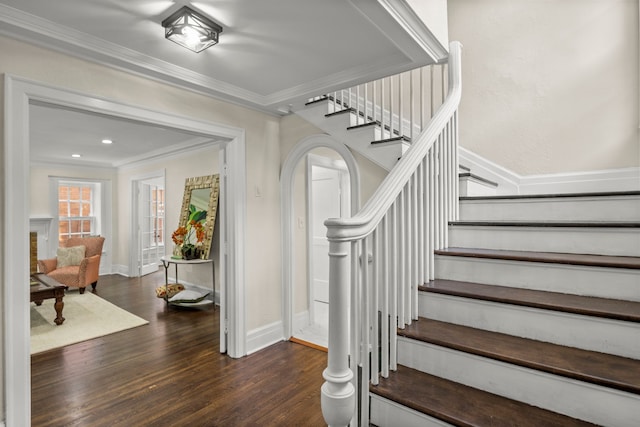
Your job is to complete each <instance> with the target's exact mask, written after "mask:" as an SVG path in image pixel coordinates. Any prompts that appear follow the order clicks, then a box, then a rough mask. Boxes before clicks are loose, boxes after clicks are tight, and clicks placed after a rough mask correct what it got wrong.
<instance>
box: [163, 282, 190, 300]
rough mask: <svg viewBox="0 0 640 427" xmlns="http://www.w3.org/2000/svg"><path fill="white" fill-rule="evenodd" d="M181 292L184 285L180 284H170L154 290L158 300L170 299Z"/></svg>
mask: <svg viewBox="0 0 640 427" xmlns="http://www.w3.org/2000/svg"><path fill="white" fill-rule="evenodd" d="M181 291H184V285H181V284H180V283H170V284H168V285H162V286H158V287H157V288H156V296H157V297H158V298H165V297H167V298H171V297H173V296H174V295H175V294H177V293H178V292H181Z"/></svg>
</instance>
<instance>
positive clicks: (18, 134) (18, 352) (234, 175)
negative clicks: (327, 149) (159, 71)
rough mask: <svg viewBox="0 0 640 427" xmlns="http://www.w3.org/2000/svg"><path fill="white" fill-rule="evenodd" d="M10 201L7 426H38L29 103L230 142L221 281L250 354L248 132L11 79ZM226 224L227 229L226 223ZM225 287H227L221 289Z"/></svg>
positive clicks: (241, 344) (233, 349)
mask: <svg viewBox="0 0 640 427" xmlns="http://www.w3.org/2000/svg"><path fill="white" fill-rule="evenodd" d="M4 96H5V105H4V107H5V109H4V123H5V127H4V146H3V149H4V153H3V154H4V156H3V161H4V165H3V166H4V168H3V169H4V170H3V178H4V184H3V185H4V188H3V192H4V194H3V196H4V200H11V201H12V203H5V204H4V208H3V209H4V210H3V221H4V236H3V239H4V241H3V252H4V260H3V265H4V270H3V272H2V273H3V277H2V279H3V283H2V285H1V286H2V291H3V295H4V301H3V316H4V318H3V335H4V347H3V349H4V368H3V370H4V372H3V374H4V384H5V390H8V391H10V392H6V393H5V394H4V399H5V401H4V404H5V411H6V423H7V424H8V425H11V426H28V425H30V422H31V380H30V378H31V357H30V348H29V347H30V343H29V334H30V331H29V323H30V322H29V305H28V304H27V303H26V302H27V301H29V299H28V290H27V287H26V286H15V284H16V283H20V282H22V281H23V280H24V278H25V277H28V272H29V257H28V254H29V246H28V243H27V241H28V239H26V238H24V236H26V235H28V231H29V197H28V194H29V192H30V184H29V181H30V180H29V103H30V102H46V103H48V104H51V105H58V106H64V107H68V108H75V109H80V110H85V111H91V112H95V113H99V114H106V115H110V116H116V117H120V118H126V119H130V120H136V121H140V122H145V123H150V124H154V125H161V126H166V127H170V128H176V129H180V130H183V131H190V132H194V133H196V134H200V135H209V136H211V137H212V138H223V139H225V140H228V141H229V142H228V143H226V144H225V145H224V146H223V147H222V148H221V154H222V155H223V156H222V157H223V158H224V159H225V162H226V163H225V164H224V165H222V166H223V167H224V170H225V177H224V179H221V181H222V182H224V183H225V186H224V187H223V188H225V190H226V192H227V194H226V195H225V197H223V198H221V200H220V203H221V207H222V209H221V211H220V216H221V217H222V218H223V219H224V217H225V216H230V218H227V219H226V220H225V221H223V222H224V224H225V226H226V229H225V230H224V231H225V235H226V236H227V237H228V240H227V241H225V245H224V248H223V249H224V250H226V251H227V252H226V258H225V262H224V263H223V264H226V265H223V267H224V268H222V269H221V270H222V271H221V274H226V276H222V278H223V279H222V280H221V283H223V284H226V286H228V287H229V289H228V293H229V298H228V299H227V300H223V306H224V305H226V307H225V309H226V311H225V313H228V316H229V321H228V329H229V332H230V333H229V336H230V337H232V338H230V339H229V343H230V346H229V348H228V354H229V356H231V357H241V356H243V355H245V354H246V352H245V348H246V333H245V329H244V327H245V325H244V316H245V308H244V305H245V304H244V303H245V301H244V294H245V290H244V288H245V283H244V266H245V260H244V245H245V241H244V238H245V228H246V213H245V210H246V203H244V201H245V200H246V197H245V196H246V185H245V180H246V177H245V176H246V164H245V131H244V130H243V129H239V128H236V127H232V126H228V125H223V124H217V123H212V122H207V121H199V120H195V119H190V118H186V117H182V116H178V115H174V114H170V113H164V112H159V111H153V110H149V109H144V108H140V107H136V106H132V105H128V104H124V103H120V102H117V101H113V100H110V99H105V98H98V97H95V96H92V95H89V94H84V93H80V92H76V91H71V90H67V89H64V88H59V87H53V86H48V85H44V84H42V83H39V82H35V81H32V80H27V79H23V78H19V77H16V76H12V75H8V74H5V76H4ZM221 225H222V224H221ZM221 289H222V288H221Z"/></svg>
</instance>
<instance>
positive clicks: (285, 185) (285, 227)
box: [280, 134, 360, 339]
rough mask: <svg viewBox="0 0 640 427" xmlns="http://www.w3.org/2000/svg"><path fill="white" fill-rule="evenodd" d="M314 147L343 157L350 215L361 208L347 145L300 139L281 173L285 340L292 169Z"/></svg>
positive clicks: (323, 138) (287, 333) (322, 137)
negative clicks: (347, 177) (348, 190)
mask: <svg viewBox="0 0 640 427" xmlns="http://www.w3.org/2000/svg"><path fill="white" fill-rule="evenodd" d="M315 148H329V149H331V150H334V151H335V152H337V153H338V154H339V155H340V156H341V157H342V159H343V160H344V162H345V163H346V165H347V169H348V171H349V182H350V187H351V214H352V215H353V214H355V213H356V212H358V210H359V209H360V171H359V168H358V164H357V162H356V160H355V158H354V157H353V154H351V151H349V149H348V148H347V146H346V145H344V144H342V143H341V142H338V141H336V140H335V139H333V138H332V137H330V136H329V135H326V134H318V135H310V136H308V137H306V138H303V139H302V140H300V141H299V142H298V143H297V144H296V145H295V147H293V149H292V150H291V152H290V153H289V155H288V156H287V159H286V160H285V162H284V164H283V165H282V172H281V173H280V203H281V205H280V215H281V231H280V232H281V242H282V259H281V263H282V264H281V268H282V296H283V301H282V328H283V330H282V334H283V336H284V337H285V338H287V339H288V338H289V337H291V334H292V328H293V278H294V276H295V275H294V268H295V266H294V265H293V263H292V262H290V260H291V259H293V246H294V243H293V239H294V227H295V221H294V212H293V184H294V180H295V169H296V167H297V166H298V163H299V162H300V161H301V160H303V159H304V157H305V156H306V155H307V153H309V152H310V151H312V150H314V149H315Z"/></svg>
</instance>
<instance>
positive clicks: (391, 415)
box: [371, 394, 452, 427]
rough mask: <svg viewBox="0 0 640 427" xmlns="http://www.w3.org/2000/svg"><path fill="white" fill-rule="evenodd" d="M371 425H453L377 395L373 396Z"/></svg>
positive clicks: (421, 426)
mask: <svg viewBox="0 0 640 427" xmlns="http://www.w3.org/2000/svg"><path fill="white" fill-rule="evenodd" d="M371 423H372V424H374V425H376V426H378V427H387V426H389V427H397V426H402V427H448V426H451V425H452V424H449V423H445V422H444V421H441V420H439V419H436V418H433V417H430V416H428V415H425V414H423V413H421V412H418V411H414V410H413V409H410V408H408V407H406V406H402V405H400V404H398V403H396V402H393V401H391V400H389V399H385V398H384V397H380V396H377V395H375V394H372V395H371Z"/></svg>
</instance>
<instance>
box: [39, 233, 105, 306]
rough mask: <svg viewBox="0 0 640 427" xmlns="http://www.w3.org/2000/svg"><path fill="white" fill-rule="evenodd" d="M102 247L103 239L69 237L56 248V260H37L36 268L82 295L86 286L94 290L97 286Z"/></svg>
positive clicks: (97, 237)
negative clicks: (75, 289) (77, 290)
mask: <svg viewBox="0 0 640 427" xmlns="http://www.w3.org/2000/svg"><path fill="white" fill-rule="evenodd" d="M103 245H104V237H100V236H92V237H71V238H69V239H68V240H67V241H66V242H65V243H64V244H63V245H62V246H61V247H60V248H58V256H57V257H56V258H51V259H41V260H38V268H39V269H40V272H41V273H44V274H46V275H47V276H49V277H52V278H53V279H55V280H57V281H58V282H60V283H62V284H63V285H65V286H68V287H71V288H80V293H81V294H83V293H84V290H85V288H86V287H87V286H89V285H91V287H92V288H93V289H95V288H96V285H97V284H98V272H99V270H100V257H101V255H102V246H103ZM82 247H84V249H82Z"/></svg>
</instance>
